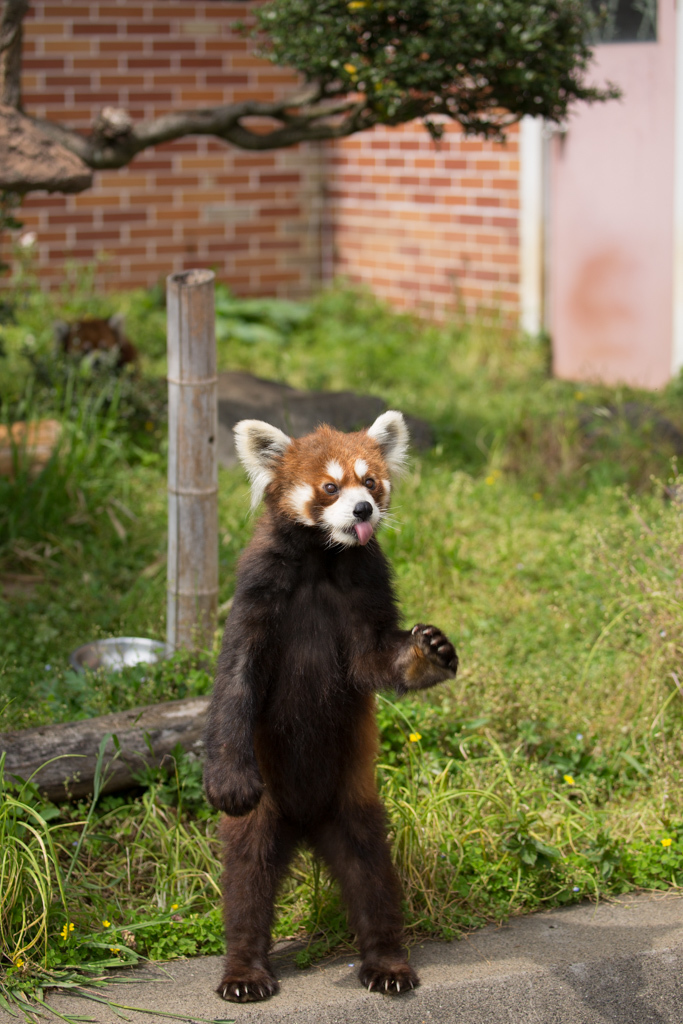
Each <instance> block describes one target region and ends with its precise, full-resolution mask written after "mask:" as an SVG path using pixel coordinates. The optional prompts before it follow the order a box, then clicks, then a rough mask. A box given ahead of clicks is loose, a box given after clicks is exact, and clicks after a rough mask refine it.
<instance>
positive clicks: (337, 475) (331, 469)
mask: <svg viewBox="0 0 683 1024" xmlns="http://www.w3.org/2000/svg"><path fill="white" fill-rule="evenodd" d="M325 472H326V473H327V475H328V476H331V477H332V479H333V480H336V481H337V483H339V482H340V481H341V480H343V479H344V470H343V469H342V467H341V466H340V465H339V463H338V462H337V460H336V459H330V461H329V462H328V463H327V465H326V466H325Z"/></svg>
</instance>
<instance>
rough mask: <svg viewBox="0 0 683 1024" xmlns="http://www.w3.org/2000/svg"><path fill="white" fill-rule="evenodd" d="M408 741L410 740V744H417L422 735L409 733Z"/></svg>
mask: <svg viewBox="0 0 683 1024" xmlns="http://www.w3.org/2000/svg"><path fill="white" fill-rule="evenodd" d="M408 739H409V740H410V742H411V743H417V742H418V740H421V739H422V733H419V732H411V734H410V736H409V737H408Z"/></svg>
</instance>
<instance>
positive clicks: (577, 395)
mask: <svg viewBox="0 0 683 1024" xmlns="http://www.w3.org/2000/svg"><path fill="white" fill-rule="evenodd" d="M574 398H575V399H576V401H577V402H580V401H581V399H582V398H583V391H575V392H574Z"/></svg>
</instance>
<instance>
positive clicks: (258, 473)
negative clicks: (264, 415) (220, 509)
mask: <svg viewBox="0 0 683 1024" xmlns="http://www.w3.org/2000/svg"><path fill="white" fill-rule="evenodd" d="M233 433H234V435H235V450H236V452H237V456H238V458H239V460H240V462H241V463H242V465H243V466H244V468H245V469H246V471H247V473H248V474H249V479H250V480H251V507H252V508H256V506H257V505H258V503H259V502H260V500H261V498H262V497H263V492H264V491H265V489H266V487H267V486H268V484H269V483H270V481H271V480H272V479H273V476H274V475H275V467H276V465H277V462H278V460H279V459H280V458H281V456H282V455H283V454H284V453H285V451H286V450H287V448H288V447H289V445H290V444H291V443H292V439H291V437H287V435H286V434H283V433H282V431H281V430H278V428H277V427H273V426H271V425H270V423H264V422H263V420H240V422H239V423H237V424H235V426H234V427H233Z"/></svg>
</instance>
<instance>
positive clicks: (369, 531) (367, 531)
mask: <svg viewBox="0 0 683 1024" xmlns="http://www.w3.org/2000/svg"><path fill="white" fill-rule="evenodd" d="M353 528H354V530H355V531H356V537H358V543H359V544H367V542H368V541H369V540H370V538H371V537H372V535H373V533H374V532H375V531H374V530H373V528H372V523H355V524H354V527H353Z"/></svg>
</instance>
